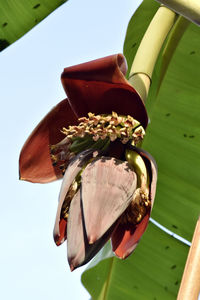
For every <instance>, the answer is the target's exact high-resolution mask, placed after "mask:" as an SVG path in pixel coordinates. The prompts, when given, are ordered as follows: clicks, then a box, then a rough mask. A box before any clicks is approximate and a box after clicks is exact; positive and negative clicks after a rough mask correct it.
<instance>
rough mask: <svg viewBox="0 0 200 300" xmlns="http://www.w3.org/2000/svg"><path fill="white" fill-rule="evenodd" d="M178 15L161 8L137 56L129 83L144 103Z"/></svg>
mask: <svg viewBox="0 0 200 300" xmlns="http://www.w3.org/2000/svg"><path fill="white" fill-rule="evenodd" d="M175 17H176V14H175V13H174V12H173V11H171V10H170V9H168V8H166V7H163V6H162V7H160V8H159V9H158V11H157V12H156V14H155V16H154V18H153V19H152V21H151V23H150V25H149V27H148V29H147V31H146V33H145V35H144V37H143V39H142V41H141V43H140V46H139V48H138V50H137V53H136V55H135V58H134V61H133V64H132V67H131V71H130V77H129V82H130V84H131V85H132V86H133V87H134V88H135V89H136V91H137V92H138V93H139V95H140V96H141V98H142V99H143V101H145V100H146V97H147V95H148V91H149V87H150V83H151V76H152V72H153V69H154V66H155V63H156V60H157V57H158V55H159V52H160V49H161V47H162V45H163V43H164V41H165V38H166V37H167V34H168V33H169V31H170V29H171V28H172V26H173V24H174V21H175Z"/></svg>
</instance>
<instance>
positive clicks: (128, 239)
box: [111, 147, 157, 258]
mask: <svg viewBox="0 0 200 300" xmlns="http://www.w3.org/2000/svg"><path fill="white" fill-rule="evenodd" d="M133 148H134V150H135V151H137V152H138V153H139V154H140V155H141V156H142V157H143V159H144V160H145V164H146V166H147V168H148V170H149V173H150V175H151V176H150V177H151V178H150V199H151V209H152V207H153V203H154V198H155V193H156V182H157V166H156V162H155V160H154V158H153V157H152V156H151V155H150V154H149V153H148V152H146V151H144V150H143V149H139V148H136V147H133ZM149 218H150V212H149V213H147V215H146V216H145V217H144V218H143V220H142V221H141V222H140V223H139V224H137V225H133V224H131V223H128V224H127V225H124V224H120V223H119V225H118V226H117V227H116V229H115V231H114V232H113V234H112V237H111V240H112V247H113V251H114V252H115V254H116V255H117V256H118V257H120V258H126V257H127V256H129V255H130V254H131V253H132V252H133V250H134V249H135V248H136V246H137V244H138V242H139V240H140V238H141V236H142V235H143V233H144V232H145V230H146V227H147V225H148V221H149Z"/></svg>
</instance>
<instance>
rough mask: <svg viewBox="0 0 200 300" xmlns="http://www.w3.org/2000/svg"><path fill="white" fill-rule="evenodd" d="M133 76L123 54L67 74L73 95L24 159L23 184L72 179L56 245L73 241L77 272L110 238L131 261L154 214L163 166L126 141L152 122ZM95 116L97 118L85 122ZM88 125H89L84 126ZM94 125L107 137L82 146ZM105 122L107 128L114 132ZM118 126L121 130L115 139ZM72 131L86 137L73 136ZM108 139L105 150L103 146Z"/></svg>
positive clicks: (66, 183)
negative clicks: (128, 73) (129, 77)
mask: <svg viewBox="0 0 200 300" xmlns="http://www.w3.org/2000/svg"><path fill="white" fill-rule="evenodd" d="M126 71H127V65H126V60H125V58H124V56H123V55H122V54H117V55H111V56H108V57H105V58H101V59H97V60H94V61H91V62H88V63H84V64H80V65H76V66H72V67H68V68H66V69H64V72H63V73H62V76H61V80H62V84H63V87H64V89H65V91H66V93H67V96H68V98H67V99H65V100H63V101H61V102H60V103H58V104H57V106H55V107H54V108H53V109H52V110H51V111H50V112H49V113H48V114H47V115H46V116H45V117H44V119H43V120H42V121H41V122H40V123H39V124H38V126H37V127H36V128H35V129H34V131H33V132H32V134H31V135H30V136H29V138H28V139H27V141H26V143H25V144H24V146H23V148H22V151H21V154H20V160H19V165H20V179H22V180H27V181H31V182H40V183H46V182H50V181H53V180H56V179H59V178H62V177H63V176H64V178H63V182H62V187H61V191H60V196H59V204H58V210H57V216H56V222H55V227H54V240H55V242H56V244H57V245H60V244H61V243H63V242H64V241H65V240H66V239H67V248H68V261H69V264H70V268H71V270H73V269H75V268H77V267H78V266H80V265H83V264H85V263H87V262H88V261H89V260H90V259H91V258H92V257H93V256H94V255H95V254H96V253H97V252H98V251H99V249H100V248H101V247H102V246H103V245H104V244H105V243H106V242H107V241H108V240H109V239H110V238H111V243H112V248H113V251H114V253H115V254H116V256H118V257H120V258H126V257H127V256H129V255H130V254H131V253H132V251H133V250H134V249H135V247H136V245H137V243H138V241H139V239H140V237H141V236H142V234H143V233H144V231H145V229H146V227H147V224H148V220H149V217H150V212H151V209H152V205H153V201H154V197H155V188H156V180H157V170H156V164H155V162H154V160H153V158H152V157H151V156H150V155H149V154H148V153H147V152H145V151H144V150H142V149H139V148H136V147H135V146H134V145H133V143H132V144H131V143H130V141H128V139H127V136H125V137H123V138H121V140H120V139H119V135H120V137H122V134H124V132H122V131H124V130H125V129H126V131H127V130H128V129H127V128H129V125H130V124H129V123H131V124H135V123H134V122H136V125H137V124H139V125H142V126H143V128H146V126H147V123H148V117H147V113H146V110H145V106H144V104H143V101H142V100H141V99H140V97H139V95H138V94H137V92H136V91H135V90H134V88H133V87H132V86H131V85H130V84H129V82H128V81H127V79H126V78H125V74H126ZM87 114H89V119H86V118H85V117H86V115H87ZM96 115H97V116H96ZM124 116H128V117H124ZM130 116H131V117H130ZM132 117H133V118H134V120H137V121H133V118H132ZM106 118H107V119H106ZM80 120H82V123H81V124H82V125H81V126H79V127H78V124H79V123H80ZM107 120H109V121H107ZM91 122H93V124H95V126H96V127H95V130H96V129H98V128H100V129H101V130H104V131H105V132H106V133H105V136H104V137H103V136H101V138H99V136H98V134H96V135H95V136H93V138H92V139H91V138H90V136H89V135H88V134H87V139H88V140H86V142H87V143H86V144H87V147H86V148H83V149H82V148H81V147H82V145H85V140H84V138H85V137H84V134H83V131H84V130H85V131H87V132H88V133H89V134H90V131H88V128H89V129H90V130H91ZM95 122H96V123H95ZM103 122H104V123H105V124H107V125H106V126H107V127H106V130H105V127H104V125H102V124H103ZM109 122H110V123H109ZM113 122H114V123H113ZM85 123H87V124H86V125H87V127H84V126H85V125H84V124H85ZM88 124H89V127H88ZM97 124H98V125H97ZM112 124H114V125H116V127H115V129H116V131H113V132H114V133H113V132H112V135H111V134H110V130H111V129H112V128H114V127H113V126H114V125H112ZM121 124H123V126H125V127H124V128H125V129H124V128H121V127H120V126H122V125H121ZM124 124H125V125H124ZM136 125H134V126H135V127H134V126H133V127H134V129H133V132H132V131H131V135H133V136H134V134H135V132H136V131H134V130H135V128H138V126H139V125H137V126H136ZM98 126H99V127H98ZM102 126H103V127H102ZM131 126H132V125H131ZM119 127H120V129H119ZM63 128H64V129H65V131H64V130H63ZM66 128H69V129H66ZM80 128H81V130H82V131H81V133H80ZM85 128H86V129H87V130H86V129H85ZM102 128H103V129H102ZM110 128H111V129H110ZM100 129H99V130H100ZM92 130H93V131H94V128H92ZM112 130H113V129H112ZM120 130H121V131H120ZM131 130H132V129H131ZM66 132H67V134H68V135H67V134H66ZM69 132H70V134H71V133H73V134H74V132H75V133H76V134H77V132H79V133H80V134H79V136H78V137H77V136H75V137H74V136H73V137H72V135H70V134H69ZM95 132H97V131H95ZM127 132H129V133H130V128H129V131H127ZM140 132H141V131H140ZM101 133H102V132H101ZM64 134H66V135H67V137H64ZM81 134H83V136H81ZM106 134H107V135H106ZM108 134H109V138H108ZM113 134H114V138H113ZM69 137H71V140H70V138H69ZM98 139H99V141H97V140H98ZM80 140H81V142H80ZM126 140H127V141H126ZM70 141H71V142H70ZM94 141H95V142H96V144H95V143H94ZM104 141H106V144H105V143H104ZM121 141H122V142H121ZM124 141H125V142H124ZM72 142H73V143H72ZM77 142H78V147H79V148H77V146H76V145H77ZM79 142H80V143H79ZM102 142H103V143H104V145H103V146H102V147H96V146H95V145H97V143H98V145H99V144H101V143H102ZM95 147H96V148H95ZM77 149H79V150H80V149H82V150H80V151H78V150H77Z"/></svg>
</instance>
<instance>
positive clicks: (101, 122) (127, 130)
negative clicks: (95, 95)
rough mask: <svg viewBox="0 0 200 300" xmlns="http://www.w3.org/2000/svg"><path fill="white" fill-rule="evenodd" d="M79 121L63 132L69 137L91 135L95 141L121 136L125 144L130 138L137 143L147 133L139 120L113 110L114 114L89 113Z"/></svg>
mask: <svg viewBox="0 0 200 300" xmlns="http://www.w3.org/2000/svg"><path fill="white" fill-rule="evenodd" d="M79 122H80V123H79V125H77V126H69V127H68V128H63V130H62V132H63V133H64V134H65V135H66V136H67V138H68V139H72V138H75V137H84V136H85V135H91V136H92V138H93V140H94V141H97V140H98V139H102V140H104V139H105V138H106V137H109V139H110V141H111V142H113V141H115V140H116V139H117V138H119V139H120V140H121V142H122V143H123V144H126V143H127V142H128V141H129V140H131V141H133V142H134V144H137V143H138V142H139V141H140V140H142V139H143V137H144V135H145V131H144V129H143V127H142V126H140V123H139V122H138V121H137V120H135V119H134V118H132V117H131V116H118V114H117V113H115V112H112V115H94V114H92V113H88V118H86V117H82V118H80V119H79Z"/></svg>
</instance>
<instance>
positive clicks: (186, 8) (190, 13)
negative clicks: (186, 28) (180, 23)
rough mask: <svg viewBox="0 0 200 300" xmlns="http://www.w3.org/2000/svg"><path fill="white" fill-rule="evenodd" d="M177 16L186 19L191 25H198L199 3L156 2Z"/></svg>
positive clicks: (168, 0) (182, 1)
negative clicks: (174, 12)
mask: <svg viewBox="0 0 200 300" xmlns="http://www.w3.org/2000/svg"><path fill="white" fill-rule="evenodd" d="M157 1H158V2H160V3H162V4H164V5H166V6H167V7H169V8H170V9H172V10H174V11H176V12H177V13H178V14H180V15H182V16H184V17H186V18H187V19H189V20H190V21H192V22H193V23H196V24H197V25H200V1H199V0H191V1H188V0H157Z"/></svg>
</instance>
